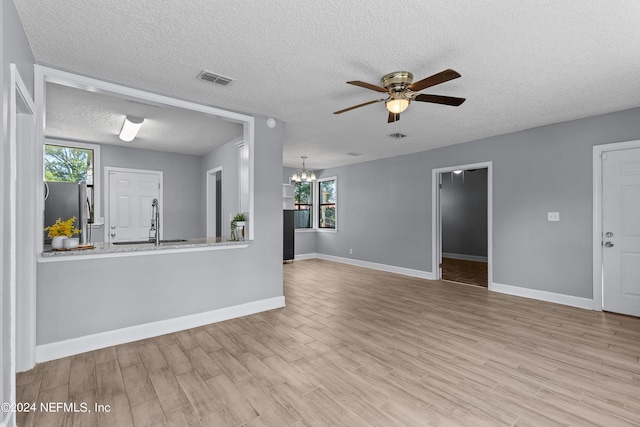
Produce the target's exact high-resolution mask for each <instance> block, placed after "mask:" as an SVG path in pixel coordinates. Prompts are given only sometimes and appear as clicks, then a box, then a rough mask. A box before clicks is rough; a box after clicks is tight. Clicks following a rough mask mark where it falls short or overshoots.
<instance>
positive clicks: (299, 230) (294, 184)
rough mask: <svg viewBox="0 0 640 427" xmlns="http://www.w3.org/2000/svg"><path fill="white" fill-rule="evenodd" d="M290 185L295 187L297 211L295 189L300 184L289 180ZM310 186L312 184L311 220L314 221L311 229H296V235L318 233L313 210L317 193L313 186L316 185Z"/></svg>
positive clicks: (294, 201)
mask: <svg viewBox="0 0 640 427" xmlns="http://www.w3.org/2000/svg"><path fill="white" fill-rule="evenodd" d="M289 183H290V184H291V185H293V206H294V209H295V206H296V199H295V197H296V196H295V192H296V189H295V186H296V184H298V183H297V182H295V181H291V179H289ZM310 184H311V219H312V224H311V227H309V228H295V229H294V232H296V233H298V232H300V233H310V232H315V231H316V226H315V224H316V222H315V221H316V220H315V218H314V216H313V209H314V206H315V193H314V191H313V184H314V183H313V182H310Z"/></svg>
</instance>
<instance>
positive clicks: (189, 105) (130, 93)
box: [33, 65, 255, 253]
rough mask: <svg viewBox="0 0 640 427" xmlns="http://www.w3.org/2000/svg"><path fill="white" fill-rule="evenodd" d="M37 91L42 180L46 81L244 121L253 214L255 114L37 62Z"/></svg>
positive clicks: (251, 213) (39, 197)
mask: <svg viewBox="0 0 640 427" xmlns="http://www.w3.org/2000/svg"><path fill="white" fill-rule="evenodd" d="M33 80H34V93H35V105H36V106H37V112H38V114H37V115H36V141H37V143H36V150H37V153H36V154H37V157H38V159H37V162H38V164H37V165H36V166H37V174H38V178H39V181H40V182H42V180H43V176H42V174H43V167H42V163H43V141H44V128H45V122H46V85H47V82H51V83H56V84H60V85H64V86H68V87H72V88H76V89H82V90H88V91H91V92H97V93H104V94H108V95H114V96H118V97H127V98H137V99H139V100H141V101H144V102H145V103H147V104H157V105H168V106H173V107H178V108H183V109H186V110H192V111H198V112H201V113H205V114H210V115H214V116H218V117H221V118H223V119H225V120H228V121H232V122H239V123H242V124H243V140H244V141H245V142H246V143H248V145H249V218H253V216H254V206H255V200H254V199H255V197H254V189H255V186H254V176H255V173H254V168H255V156H254V152H255V151H254V147H255V117H252V116H248V115H245V114H241V113H236V112H233V111H227V110H222V109H220V108H216V107H212V106H209V105H204V104H197V103H195V102H190V101H186V100H182V99H177V98H171V97H168V96H164V95H159V94H156V93H151V92H145V91H143V90H139V89H134V88H130V87H127V86H123V85H119V84H116V83H109V82H105V81H103V80H98V79H95V78H91V77H87V76H82V75H79V74H74V73H70V72H67V71H62V70H57V69H55V68H50V67H46V66H42V65H35V66H34V79H33ZM40 187H41V188H39V189H38V190H37V194H36V196H37V200H38V206H37V209H36V212H44V198H43V191H44V190H43V188H42V187H43V186H42V185H40ZM254 231H255V227H253V226H250V227H249V240H253V239H254ZM43 247H44V239H39V240H38V248H37V252H38V253H40V252H42V250H43Z"/></svg>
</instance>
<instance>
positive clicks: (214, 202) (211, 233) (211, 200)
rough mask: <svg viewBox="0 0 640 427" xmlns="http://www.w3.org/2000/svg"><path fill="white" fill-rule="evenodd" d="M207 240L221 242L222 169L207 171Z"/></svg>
mask: <svg viewBox="0 0 640 427" xmlns="http://www.w3.org/2000/svg"><path fill="white" fill-rule="evenodd" d="M206 187H207V238H208V239H216V241H222V167H218V168H215V169H211V170H208V171H207V185H206Z"/></svg>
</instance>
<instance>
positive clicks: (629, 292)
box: [602, 148, 640, 316]
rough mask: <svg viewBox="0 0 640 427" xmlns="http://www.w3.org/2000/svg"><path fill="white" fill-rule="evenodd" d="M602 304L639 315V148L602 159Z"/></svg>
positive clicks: (612, 309) (607, 155)
mask: <svg viewBox="0 0 640 427" xmlns="http://www.w3.org/2000/svg"><path fill="white" fill-rule="evenodd" d="M602 174H603V175H602V176H603V181H602V225H603V230H602V242H603V243H602V244H603V246H604V247H603V256H602V263H603V308H604V309H605V310H607V311H613V312H616V313H624V314H630V315H633V316H640V148H634V149H628V150H617V151H608V152H606V153H605V154H604V156H603V160H602Z"/></svg>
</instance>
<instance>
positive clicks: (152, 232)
mask: <svg viewBox="0 0 640 427" xmlns="http://www.w3.org/2000/svg"><path fill="white" fill-rule="evenodd" d="M149 241H150V242H153V243H154V244H155V245H156V246H160V202H158V199H153V202H152V203H151V229H149Z"/></svg>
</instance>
